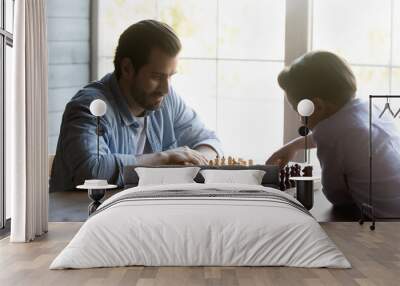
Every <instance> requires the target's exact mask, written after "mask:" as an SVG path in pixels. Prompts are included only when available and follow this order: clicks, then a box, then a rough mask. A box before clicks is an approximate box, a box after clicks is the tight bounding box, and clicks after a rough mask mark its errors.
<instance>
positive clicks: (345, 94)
mask: <svg viewBox="0 0 400 286" xmlns="http://www.w3.org/2000/svg"><path fill="white" fill-rule="evenodd" d="M278 83H279V85H280V87H281V88H282V89H284V90H285V91H286V94H287V95H288V96H289V97H290V98H291V99H292V100H293V102H294V103H295V105H296V106H297V103H298V102H299V101H300V100H302V99H305V98H307V99H312V98H314V97H319V98H321V99H323V100H325V101H328V102H330V103H333V104H335V105H343V104H345V103H346V102H348V101H349V100H350V99H352V98H353V97H354V96H355V92H356V91H357V84H356V78H355V76H354V74H353V72H352V71H351V69H350V67H349V65H348V64H347V63H346V61H345V60H344V59H342V58H341V57H339V56H337V55H335V54H334V53H331V52H328V51H313V52H309V53H306V54H304V55H303V56H301V57H299V58H298V59H296V60H295V61H294V62H293V63H292V64H291V65H290V66H289V67H286V68H285V69H284V70H283V71H281V73H280V74H279V76H278Z"/></svg>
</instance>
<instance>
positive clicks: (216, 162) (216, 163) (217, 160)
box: [214, 156, 219, 166]
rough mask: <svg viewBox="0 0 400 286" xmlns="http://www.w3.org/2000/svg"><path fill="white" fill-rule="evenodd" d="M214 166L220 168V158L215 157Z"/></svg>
mask: <svg viewBox="0 0 400 286" xmlns="http://www.w3.org/2000/svg"><path fill="white" fill-rule="evenodd" d="M214 165H215V166H219V156H217V157H215V159H214Z"/></svg>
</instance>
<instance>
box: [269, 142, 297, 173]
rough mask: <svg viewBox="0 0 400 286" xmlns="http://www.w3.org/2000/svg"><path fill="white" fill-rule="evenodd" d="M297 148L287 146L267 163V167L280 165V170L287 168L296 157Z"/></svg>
mask: <svg viewBox="0 0 400 286" xmlns="http://www.w3.org/2000/svg"><path fill="white" fill-rule="evenodd" d="M296 152H297V148H296V146H294V144H287V145H285V146H283V147H282V148H280V149H278V150H277V151H276V152H275V153H273V154H272V155H271V157H269V158H268V160H267V161H266V162H265V164H266V165H278V166H279V167H280V168H283V167H284V166H286V165H287V164H288V163H289V161H291V160H292V159H293V158H294V156H295V155H296Z"/></svg>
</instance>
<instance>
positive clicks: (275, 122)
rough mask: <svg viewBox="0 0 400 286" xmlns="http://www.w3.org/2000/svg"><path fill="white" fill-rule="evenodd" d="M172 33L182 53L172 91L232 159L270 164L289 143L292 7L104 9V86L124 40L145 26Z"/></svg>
mask: <svg viewBox="0 0 400 286" xmlns="http://www.w3.org/2000/svg"><path fill="white" fill-rule="evenodd" d="M148 18H152V19H158V20H161V21H163V22H166V23H168V24H169V25H171V26H172V27H173V28H174V30H175V31H176V32H177V34H178V36H179V37H180V39H181V41H182V45H183V49H182V52H181V55H180V64H179V67H178V74H177V75H175V76H174V78H173V86H174V88H175V89H176V91H177V92H178V93H179V94H180V95H181V96H182V98H184V100H185V101H186V103H187V104H188V105H190V106H191V107H192V108H193V109H194V110H196V112H197V113H198V114H199V115H200V117H201V118H202V120H203V122H204V123H205V124H206V126H207V127H209V128H211V129H213V130H215V131H216V132H217V134H218V135H219V137H220V139H221V141H222V143H223V147H224V150H225V154H226V155H231V156H235V157H242V158H243V159H246V160H247V159H253V160H254V161H255V162H256V163H264V161H265V159H266V158H267V155H268V154H271V153H272V152H273V151H274V150H276V149H277V148H278V147H280V146H281V145H282V143H283V100H284V98H283V96H282V92H281V91H280V89H279V87H278V85H277V84H276V77H277V75H278V73H279V72H280V70H281V69H282V68H283V65H284V64H283V63H284V51H285V48H284V40H285V1H273V0H263V1H261V0H252V1H229V0H218V1H216V0H203V1H197V0H190V1H189V0H185V1H183V0H153V1H148V0H127V1H116V0H102V1H98V19H97V29H98V31H99V32H98V33H97V34H98V35H97V37H98V47H97V55H98V58H97V60H98V67H97V73H96V74H97V78H100V77H102V76H103V75H104V74H106V73H108V72H112V71H113V70H114V67H113V64H112V61H113V56H114V51H115V48H116V45H117V42H118V37H119V35H120V34H121V33H122V31H123V30H124V29H126V28H127V27H128V26H129V25H131V24H133V23H135V22H137V21H139V20H142V19H148Z"/></svg>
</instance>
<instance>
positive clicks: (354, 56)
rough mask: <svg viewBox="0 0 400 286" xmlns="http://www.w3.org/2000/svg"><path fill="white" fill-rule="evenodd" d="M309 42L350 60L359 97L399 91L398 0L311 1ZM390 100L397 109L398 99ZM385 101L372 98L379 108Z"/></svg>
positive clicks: (399, 8)
mask: <svg viewBox="0 0 400 286" xmlns="http://www.w3.org/2000/svg"><path fill="white" fill-rule="evenodd" d="M312 43H313V49H327V50H330V51H333V52H335V53H337V54H339V55H341V56H343V57H344V58H345V59H346V60H347V61H348V62H349V64H350V65H351V68H352V70H353V71H354V73H355V76H356V79H357V87H358V91H357V95H358V97H360V98H364V99H368V97H369V95H370V94H375V95H378V94H384V95H385V94H397V95H399V94H400V2H399V1H395V0H353V1H346V0H335V1H314V2H313V41H312ZM393 101H394V105H396V104H397V106H396V107H395V108H394V109H395V110H398V108H399V107H400V101H399V100H393ZM385 102H386V101H385V100H374V103H375V104H377V105H378V106H381V108H383V105H384V104H385ZM395 122H396V123H397V125H398V127H400V122H399V121H398V120H396V121H395Z"/></svg>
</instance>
